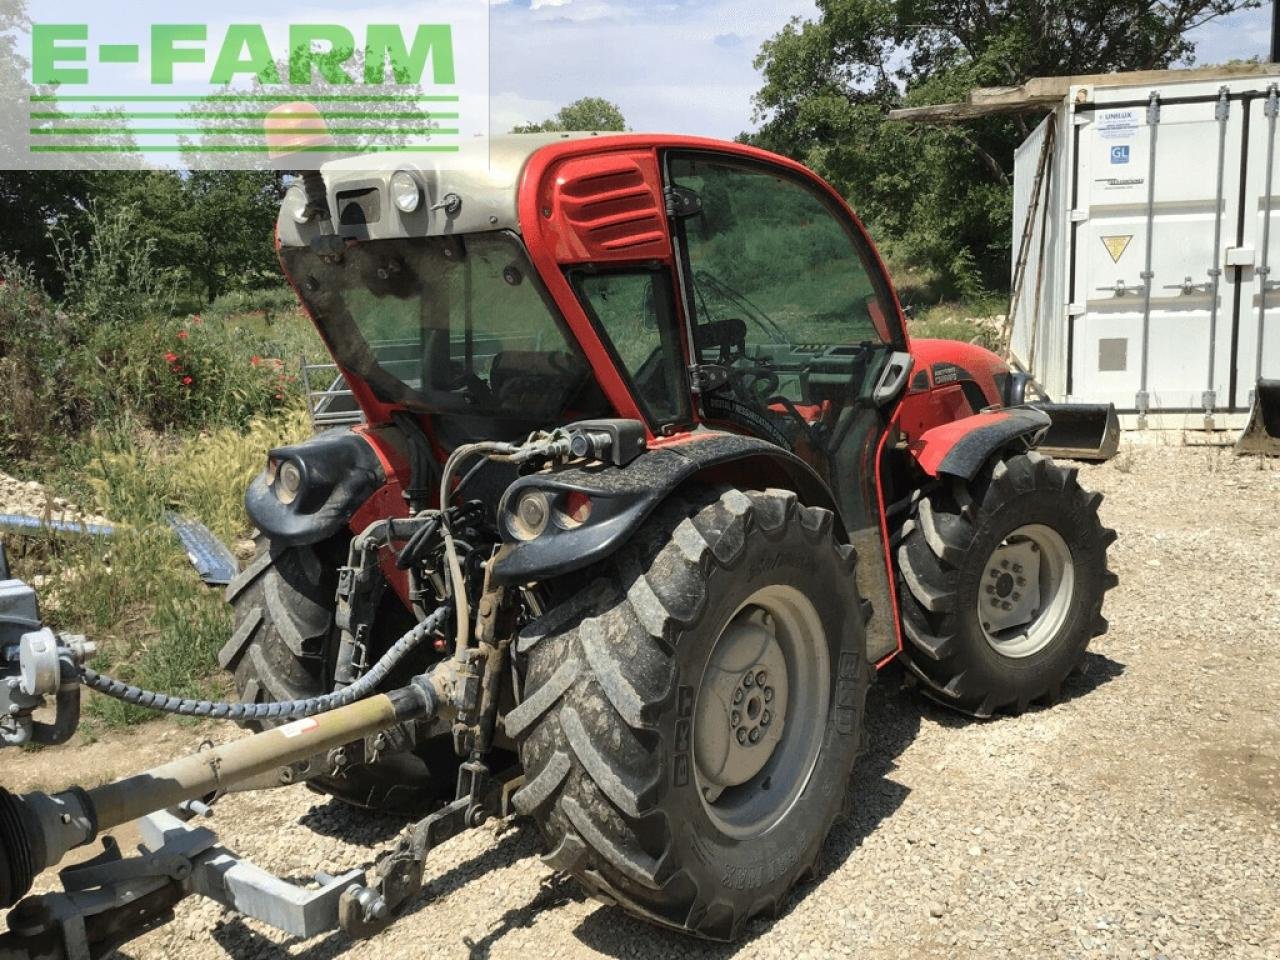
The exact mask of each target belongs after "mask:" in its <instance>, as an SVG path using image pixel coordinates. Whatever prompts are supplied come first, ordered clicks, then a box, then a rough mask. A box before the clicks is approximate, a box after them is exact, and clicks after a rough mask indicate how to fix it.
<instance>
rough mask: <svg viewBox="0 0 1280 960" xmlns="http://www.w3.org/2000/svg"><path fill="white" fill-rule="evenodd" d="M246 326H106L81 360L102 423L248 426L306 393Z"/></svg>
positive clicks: (192, 320)
mask: <svg viewBox="0 0 1280 960" xmlns="http://www.w3.org/2000/svg"><path fill="white" fill-rule="evenodd" d="M262 348H263V345H262V344H261V342H260V341H257V340H256V339H254V338H251V337H246V336H244V331H242V330H241V329H240V328H238V327H231V326H228V325H226V324H214V323H206V322H205V321H204V319H203V318H202V317H201V316H200V315H198V314H197V315H194V316H192V317H188V318H186V319H185V320H175V319H168V320H159V321H151V322H148V323H143V324H137V325H135V326H133V327H131V328H130V329H127V330H125V329H121V328H116V327H104V328H102V329H101V330H99V331H98V332H97V334H96V335H95V336H94V337H93V339H92V341H91V342H90V343H89V344H88V348H87V349H86V350H84V351H82V353H81V354H80V356H79V357H78V358H77V363H78V369H77V371H76V374H75V376H76V380H77V384H78V386H79V388H80V389H82V390H84V391H85V393H86V394H87V395H88V399H89V403H90V406H91V407H92V409H93V411H94V415H95V419H96V420H97V422H100V423H109V422H110V421H111V420H113V419H115V418H116V417H119V416H120V415H121V414H122V413H125V414H128V415H131V416H132V417H135V418H137V419H140V420H141V421H142V422H143V423H144V424H145V425H146V426H148V427H150V428H151V429H153V430H160V431H164V430H170V429H175V428H177V429H181V428H207V427H213V426H219V425H223V424H227V425H234V426H238V427H243V426H246V425H247V424H248V423H249V421H250V420H251V419H253V418H254V417H255V416H260V415H262V414H265V413H269V412H270V411H272V410H275V409H278V408H280V407H282V406H283V405H284V404H285V402H286V401H287V400H289V399H290V398H291V397H292V396H295V395H297V394H298V391H299V388H298V386H297V380H298V378H297V375H296V374H295V373H293V372H292V371H291V370H290V369H289V365H287V364H286V363H285V361H284V360H283V359H281V358H279V357H270V356H262V355H261V354H259V353H256V352H254V351H255V350H259V349H262Z"/></svg>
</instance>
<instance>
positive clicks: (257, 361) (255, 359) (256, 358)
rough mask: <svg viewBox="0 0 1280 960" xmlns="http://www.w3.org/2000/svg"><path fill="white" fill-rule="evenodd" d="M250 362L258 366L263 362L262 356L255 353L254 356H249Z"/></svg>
mask: <svg viewBox="0 0 1280 960" xmlns="http://www.w3.org/2000/svg"><path fill="white" fill-rule="evenodd" d="M249 362H250V363H251V364H253V365H254V366H255V367H256V366H257V365H258V364H260V363H261V362H262V358H261V357H260V356H258V355H257V354H254V355H253V356H252V357H250V358H249Z"/></svg>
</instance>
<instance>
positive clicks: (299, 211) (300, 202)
mask: <svg viewBox="0 0 1280 960" xmlns="http://www.w3.org/2000/svg"><path fill="white" fill-rule="evenodd" d="M284 208H285V210H286V211H287V212H288V214H289V216H290V217H291V218H292V219H293V222H294V223H297V224H303V223H306V222H307V221H308V220H310V219H311V216H310V213H309V211H308V210H307V192H306V191H305V190H303V189H302V187H300V186H292V187H290V188H289V190H288V192H287V193H285V195H284Z"/></svg>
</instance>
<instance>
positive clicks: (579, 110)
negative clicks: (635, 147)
mask: <svg viewBox="0 0 1280 960" xmlns="http://www.w3.org/2000/svg"><path fill="white" fill-rule="evenodd" d="M626 129H627V121H626V120H624V119H623V117H622V111H621V110H619V109H618V105H617V104H616V103H611V102H609V101H608V100H606V99H604V97H582V98H581V99H579V100H575V101H573V103H571V104H569V105H568V106H567V107H561V108H560V109H559V111H557V113H556V115H555V116H554V117H549V118H547V119H546V120H543V121H542V122H541V123H522V124H519V125H518V126H515V127H513V128H512V129H511V132H512V133H544V132H551V131H555V130H626Z"/></svg>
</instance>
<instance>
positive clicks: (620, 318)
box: [279, 135, 911, 531]
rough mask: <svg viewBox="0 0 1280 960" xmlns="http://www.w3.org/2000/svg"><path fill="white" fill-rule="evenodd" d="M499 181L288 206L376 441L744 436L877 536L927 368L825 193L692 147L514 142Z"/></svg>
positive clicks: (322, 316)
mask: <svg viewBox="0 0 1280 960" xmlns="http://www.w3.org/2000/svg"><path fill="white" fill-rule="evenodd" d="M492 157H493V166H492V168H491V169H490V170H489V171H486V172H483V173H479V172H471V171H435V170H432V169H429V168H425V167H423V166H420V165H417V164H414V163H412V162H410V161H408V160H407V159H406V158H405V157H397V156H395V155H394V154H392V155H388V156H387V157H385V158H379V159H378V160H377V161H376V162H378V163H380V164H382V168H381V169H380V170H373V171H371V170H370V169H369V164H370V162H371V161H370V160H369V159H368V158H361V159H359V160H344V161H338V162H335V163H330V164H328V165H326V166H325V168H324V170H323V178H324V186H323V190H324V196H325V197H326V203H325V205H324V207H323V208H318V207H317V206H316V205H312V204H308V202H307V199H306V191H305V190H304V189H303V188H302V187H301V186H297V187H295V188H293V190H292V191H291V193H290V196H289V198H288V199H287V200H286V203H285V205H284V208H283V210H282V212H281V217H280V226H279V237H280V253H281V259H282V262H283V264H284V266H285V269H286V271H287V273H288V275H289V277H290V279H291V281H292V282H293V284H294V286H295V287H296V289H297V290H298V292H299V294H300V296H301V298H302V300H303V302H304V303H305V305H306V306H307V308H308V309H309V310H310V312H311V314H312V316H313V317H314V318H315V321H316V324H317V326H318V328H319V329H320V332H321V334H322V336H323V337H324V339H325V341H326V343H327V344H328V345H329V347H330V349H331V350H332V352H333V354H334V356H335V359H336V360H337V363H338V365H339V367H340V369H341V370H342V371H343V373H344V375H345V376H346V379H347V381H348V383H349V384H350V385H351V388H352V390H353V392H354V393H355V395H356V398H357V400H358V401H359V403H360V405H361V408H362V409H363V411H364V412H365V414H366V417H367V418H368V419H369V421H370V422H371V423H379V422H385V421H386V420H387V419H388V418H389V413H390V411H392V410H395V409H399V410H405V411H410V412H412V413H414V414H417V415H419V417H420V418H421V419H422V422H423V423H424V424H425V425H426V427H427V429H428V430H429V432H430V433H431V434H432V436H433V439H435V440H437V441H438V442H439V443H441V444H442V445H443V446H444V447H445V448H446V449H448V448H452V447H454V446H456V445H457V444H458V443H460V442H465V441H467V440H474V439H515V438H517V437H521V436H524V435H527V434H528V433H530V432H531V431H533V430H536V429H545V428H549V427H554V426H559V425H563V424H567V423H572V422H574V421H578V420H586V419H598V418H603V417H621V418H628V419H633V420H637V421H639V422H640V423H642V424H643V425H644V429H645V432H646V435H647V436H648V438H649V442H650V443H651V444H656V445H659V446H660V445H661V444H662V443H663V442H665V438H672V437H675V438H681V439H683V438H685V437H687V436H688V435H689V433H690V431H691V430H693V429H694V428H697V427H700V426H705V427H707V428H711V429H718V430H725V431H729V432H733V433H739V434H746V435H749V436H753V437H756V438H759V439H761V440H764V441H766V442H768V443H770V444H772V445H774V446H776V447H779V448H782V449H784V450H786V451H788V452H790V453H792V454H794V455H795V456H796V457H798V458H799V459H800V460H801V461H803V462H804V463H805V464H807V465H808V466H809V467H810V468H812V470H813V471H814V472H815V473H816V474H817V476H818V477H820V478H821V480H822V481H823V482H824V483H825V484H826V485H827V486H829V487H830V488H831V489H832V490H833V491H834V492H835V495H836V500H837V506H838V507H839V513H840V516H841V519H842V520H843V521H844V523H845V526H846V528H847V529H849V530H850V531H856V530H864V529H868V528H871V527H874V526H876V525H877V518H878V515H879V509H878V507H879V504H878V498H877V496H876V492H875V491H876V488H875V484H874V483H868V482H867V477H868V475H869V474H872V473H874V466H875V460H876V447H877V445H878V443H879V441H880V440H881V439H882V436H883V434H884V432H885V429H886V427H887V424H888V420H889V417H888V413H889V412H891V411H889V410H888V409H887V408H888V406H889V405H890V403H891V402H892V401H893V400H895V399H897V397H898V395H899V394H900V393H901V392H902V389H903V388H904V386H905V384H906V379H907V374H908V372H909V370H910V367H911V359H910V356H909V354H908V353H907V352H906V351H907V349H908V344H907V337H906V333H905V329H904V324H903V320H902V313H901V309H900V307H899V305H898V302H897V299H896V296H895V294H894V292H893V289H892V285H891V284H890V282H889V280H888V278H887V275H886V273H885V270H884V267H883V264H882V263H881V262H880V260H879V258H878V256H877V255H876V253H875V250H874V247H873V246H872V245H871V243H870V241H869V239H868V238H867V236H866V233H865V231H864V230H863V228H862V226H861V224H859V223H858V221H857V219H856V218H855V217H854V216H853V215H852V214H851V213H850V211H849V210H848V208H847V206H846V205H845V204H844V203H843V201H841V200H840V199H839V197H838V196H836V195H835V194H834V192H833V191H832V190H831V189H830V187H828V186H827V185H826V184H824V183H823V182H822V181H820V180H818V179H817V178H816V177H814V176H813V175H812V174H811V173H810V172H808V171H807V170H805V169H804V168H802V167H800V166H799V165H796V164H792V163H789V162H787V161H783V160H782V159H781V158H775V157H769V155H766V154H763V153H762V152H760V151H756V150H751V149H749V148H745V147H740V146H736V145H729V144H719V143H714V144H713V143H710V142H707V141H697V140H690V139H687V138H664V139H662V140H655V138H652V137H609V138H604V137H589V136H581V137H572V136H571V137H560V136H552V137H548V136H542V135H532V136H530V135H514V136H509V137H498V138H495V139H494V142H493V149H492Z"/></svg>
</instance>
